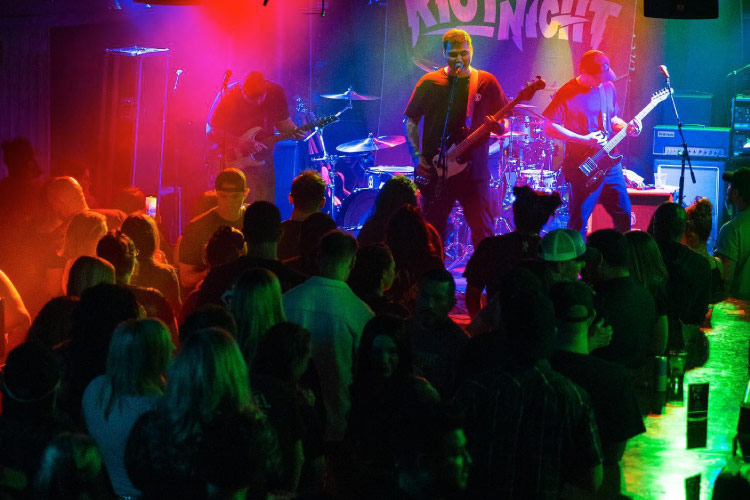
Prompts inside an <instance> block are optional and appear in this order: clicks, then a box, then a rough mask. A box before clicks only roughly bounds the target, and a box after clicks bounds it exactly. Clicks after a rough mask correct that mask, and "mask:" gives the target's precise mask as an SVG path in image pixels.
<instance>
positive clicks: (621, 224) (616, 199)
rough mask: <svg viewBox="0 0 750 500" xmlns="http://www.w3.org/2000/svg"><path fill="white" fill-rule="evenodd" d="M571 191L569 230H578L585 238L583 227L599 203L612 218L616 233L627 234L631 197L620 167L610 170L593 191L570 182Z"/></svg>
mask: <svg viewBox="0 0 750 500" xmlns="http://www.w3.org/2000/svg"><path fill="white" fill-rule="evenodd" d="M570 188H571V189H570V205H569V207H568V209H569V214H570V220H569V221H568V228H569V229H575V230H576V231H580V232H581V235H582V236H583V237H584V238H585V237H586V224H587V223H588V220H589V217H591V213H592V212H593V211H594V207H595V206H596V203H597V201H598V202H600V203H601V204H602V206H603V207H604V209H605V210H606V211H607V213H608V214H609V215H610V217H612V222H613V224H614V228H615V229H616V230H617V231H619V232H621V233H624V232H625V231H630V197H629V196H628V188H627V186H626V185H625V177H624V176H623V173H622V165H621V164H620V165H616V166H614V167H612V169H610V171H609V172H607V175H605V176H604V180H603V181H602V182H601V183H599V186H598V187H597V188H596V189H594V190H593V191H591V190H590V189H589V188H587V187H586V185H585V183H583V182H580V183H578V182H577V183H571V185H570Z"/></svg>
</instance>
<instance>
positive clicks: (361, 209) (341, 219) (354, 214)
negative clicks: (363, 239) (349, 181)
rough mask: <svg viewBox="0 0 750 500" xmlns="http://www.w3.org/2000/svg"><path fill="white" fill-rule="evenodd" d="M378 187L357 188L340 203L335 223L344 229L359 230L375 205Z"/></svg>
mask: <svg viewBox="0 0 750 500" xmlns="http://www.w3.org/2000/svg"><path fill="white" fill-rule="evenodd" d="M379 192H380V191H379V190H378V189H357V190H356V191H354V192H353V193H352V194H350V195H349V196H348V197H347V198H346V199H345V200H344V202H343V203H342V204H341V209H340V210H339V215H338V217H337V220H336V223H337V224H338V226H339V227H340V228H341V229H343V230H344V231H349V232H359V230H360V229H362V226H363V225H364V224H365V221H366V220H367V218H368V217H369V216H370V214H371V212H372V210H373V208H374V207H375V198H377V196H378V193H379Z"/></svg>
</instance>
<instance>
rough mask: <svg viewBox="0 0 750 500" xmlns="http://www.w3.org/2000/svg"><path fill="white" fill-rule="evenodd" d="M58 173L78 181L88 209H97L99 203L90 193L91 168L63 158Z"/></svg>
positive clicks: (80, 161)
mask: <svg viewBox="0 0 750 500" xmlns="http://www.w3.org/2000/svg"><path fill="white" fill-rule="evenodd" d="M58 172H59V174H60V175H69V176H70V177H73V178H74V179H75V180H76V181H78V184H80V185H81V190H82V191H83V195H84V197H85V198H86V204H87V205H88V206H89V208H97V207H99V202H98V201H97V199H96V197H95V196H94V195H93V194H92V193H91V167H89V165H88V164H87V163H86V162H84V161H82V160H79V159H78V158H65V159H64V160H63V161H62V166H61V168H60V169H59V170H58ZM125 213H126V214H127V213H129V212H125Z"/></svg>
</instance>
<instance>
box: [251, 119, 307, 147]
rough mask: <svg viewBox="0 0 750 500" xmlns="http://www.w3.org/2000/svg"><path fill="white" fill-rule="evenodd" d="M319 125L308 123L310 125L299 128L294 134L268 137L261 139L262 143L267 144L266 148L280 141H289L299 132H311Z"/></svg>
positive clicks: (285, 133)
mask: <svg viewBox="0 0 750 500" xmlns="http://www.w3.org/2000/svg"><path fill="white" fill-rule="evenodd" d="M318 125H320V123H319V122H314V123H308V124H305V125H302V126H301V127H297V128H296V129H295V130H294V131H292V132H282V133H280V134H274V135H269V136H268V137H265V138H263V139H261V142H262V143H263V144H265V145H266V146H271V145H272V144H276V143H277V142H279V141H285V140H287V139H289V138H290V137H292V135H294V133H295V132H296V131H298V130H310V129H313V128H315V127H317V126H318Z"/></svg>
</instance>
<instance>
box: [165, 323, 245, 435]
mask: <svg viewBox="0 0 750 500" xmlns="http://www.w3.org/2000/svg"><path fill="white" fill-rule="evenodd" d="M251 409H254V407H253V404H252V400H251V399H250V380H249V376H248V371H247V365H246V364H245V360H244V359H242V353H241V352H240V348H239V347H238V346H237V342H235V341H234V339H233V338H232V336H231V335H229V334H228V333H227V332H226V331H224V330H222V329H220V328H206V329H204V330H199V331H197V332H195V333H193V334H191V335H190V336H189V337H188V338H187V339H186V340H185V343H184V344H183V345H182V347H181V348H180V351H179V353H178V354H177V357H176V358H175V360H174V363H173V364H172V366H171V367H170V368H169V372H168V374H167V387H166V389H165V391H164V397H163V398H162V399H161V402H160V410H161V411H163V412H164V413H165V414H166V415H167V418H168V419H169V421H170V423H171V424H172V425H171V429H172V433H173V437H174V439H175V442H177V443H180V442H183V441H184V440H186V439H188V438H190V437H191V436H195V435H197V434H200V432H201V431H202V429H203V426H204V425H205V424H207V423H208V422H210V421H211V420H212V419H213V418H214V417H215V416H217V415H219V414H223V413H232V412H241V411H246V410H251Z"/></svg>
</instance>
